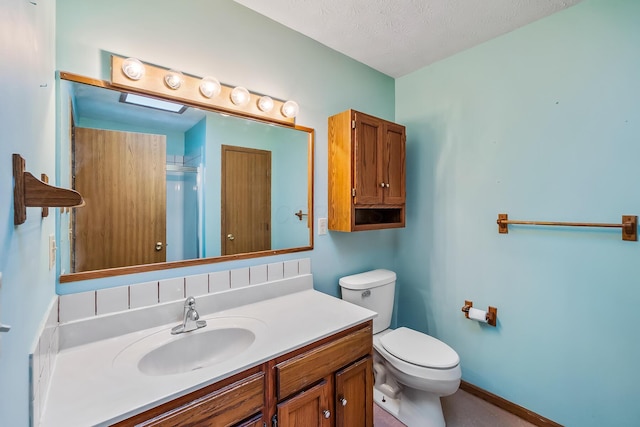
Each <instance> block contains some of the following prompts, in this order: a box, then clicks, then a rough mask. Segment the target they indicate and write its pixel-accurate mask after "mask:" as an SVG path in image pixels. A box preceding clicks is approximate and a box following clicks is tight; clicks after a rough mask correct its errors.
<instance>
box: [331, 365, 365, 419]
mask: <svg viewBox="0 0 640 427" xmlns="http://www.w3.org/2000/svg"><path fill="white" fill-rule="evenodd" d="M372 426H373V369H372V361H371V357H367V358H366V359H363V360H361V361H359V362H357V363H354V364H353V365H351V366H348V367H346V368H345V369H343V370H341V371H338V372H337V373H336V427H372Z"/></svg>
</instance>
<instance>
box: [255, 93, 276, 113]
mask: <svg viewBox="0 0 640 427" xmlns="http://www.w3.org/2000/svg"><path fill="white" fill-rule="evenodd" d="M258 108H259V109H260V111H264V112H265V113H268V112H269V111H271V110H273V99H271V97H270V96H262V97H260V99H259V100H258Z"/></svg>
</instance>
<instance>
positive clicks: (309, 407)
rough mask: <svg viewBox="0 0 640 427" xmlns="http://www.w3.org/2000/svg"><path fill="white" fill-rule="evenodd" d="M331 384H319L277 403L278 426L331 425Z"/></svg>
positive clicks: (323, 382) (317, 426)
mask: <svg viewBox="0 0 640 427" xmlns="http://www.w3.org/2000/svg"><path fill="white" fill-rule="evenodd" d="M330 396H331V384H330V383H329V382H327V381H322V382H321V383H320V384H318V385H316V386H314V387H312V388H310V389H309V390H306V391H302V392H300V393H298V394H297V395H295V396H294V397H292V398H291V399H288V400H285V401H284V402H282V403H280V404H278V427H331V425H332V424H331V412H330V411H331V407H330V402H331V400H330Z"/></svg>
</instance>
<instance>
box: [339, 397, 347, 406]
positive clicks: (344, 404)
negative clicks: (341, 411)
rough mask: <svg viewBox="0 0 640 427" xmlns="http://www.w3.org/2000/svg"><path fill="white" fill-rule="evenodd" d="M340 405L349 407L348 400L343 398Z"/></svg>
mask: <svg viewBox="0 0 640 427" xmlns="http://www.w3.org/2000/svg"><path fill="white" fill-rule="evenodd" d="M340 403H342V406H347V399H345V398H344V397H341V398H340Z"/></svg>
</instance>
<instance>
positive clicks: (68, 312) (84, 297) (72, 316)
mask: <svg viewBox="0 0 640 427" xmlns="http://www.w3.org/2000/svg"><path fill="white" fill-rule="evenodd" d="M95 315H96V292H95V291H91V292H81V293H78V294H68V295H60V318H59V320H60V322H61V323H63V322H70V321H72V320H77V319H84V318H86V317H92V316H95Z"/></svg>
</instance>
